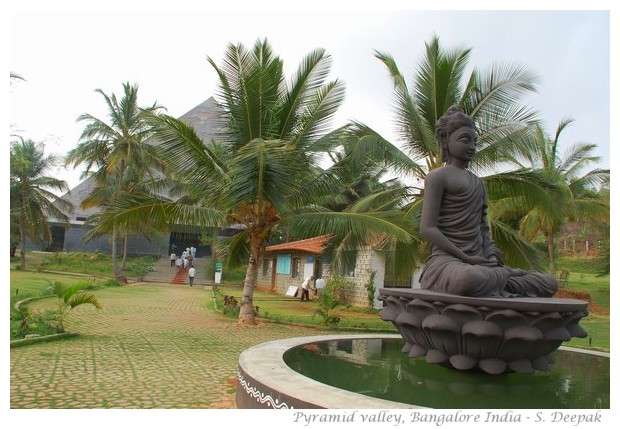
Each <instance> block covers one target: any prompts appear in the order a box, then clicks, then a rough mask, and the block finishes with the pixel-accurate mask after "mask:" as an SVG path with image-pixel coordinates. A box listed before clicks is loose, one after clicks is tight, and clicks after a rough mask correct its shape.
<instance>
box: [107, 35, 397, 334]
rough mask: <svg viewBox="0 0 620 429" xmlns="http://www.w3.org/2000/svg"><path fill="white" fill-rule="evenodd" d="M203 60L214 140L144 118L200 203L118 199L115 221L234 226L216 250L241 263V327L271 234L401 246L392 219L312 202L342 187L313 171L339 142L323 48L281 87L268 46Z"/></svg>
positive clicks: (336, 92) (237, 48) (334, 90)
mask: <svg viewBox="0 0 620 429" xmlns="http://www.w3.org/2000/svg"><path fill="white" fill-rule="evenodd" d="M208 61H209V63H210V64H211V65H212V66H213V68H214V69H215V71H216V73H217V75H218V77H219V88H218V93H217V96H218V99H219V100H218V102H219V106H220V111H219V118H220V120H221V121H220V125H219V126H220V129H219V132H218V133H217V142H206V143H204V142H202V141H201V140H200V138H198V136H197V135H196V133H195V132H194V130H193V129H192V128H191V127H189V126H187V125H186V124H185V123H183V122H181V121H179V120H177V119H174V118H172V117H170V116H167V115H150V120H151V123H152V124H153V126H154V129H155V134H156V137H157V139H158V140H159V141H160V145H161V147H162V150H164V151H165V152H166V156H165V159H166V160H168V161H169V163H170V166H171V167H172V170H173V171H175V174H176V178H177V179H179V180H181V178H182V179H183V181H184V182H185V184H186V189H187V191H188V193H191V194H192V195H194V196H200V200H199V202H198V203H197V204H183V203H182V202H180V201H172V200H168V201H163V200H162V199H161V198H159V199H157V198H155V197H154V196H152V195H151V196H148V195H140V194H138V193H133V194H131V195H129V194H126V195H125V196H124V198H123V199H122V200H121V199H119V201H117V205H116V207H115V210H116V218H117V219H127V218H132V217H133V218H136V217H144V216H145V215H146V214H148V216H149V217H150V218H151V219H153V220H154V221H155V222H157V223H159V224H160V225H161V228H164V227H166V226H167V225H170V224H173V223H186V224H193V225H202V226H211V227H227V226H229V225H231V224H236V225H240V226H242V229H241V232H240V233H238V234H236V235H235V236H234V237H231V239H230V240H229V241H228V242H227V243H226V247H225V248H224V249H223V250H222V252H223V253H225V256H226V261H225V262H226V263H227V265H231V264H234V263H241V262H242V261H244V262H245V263H246V264H247V270H246V276H245V280H244V287H243V297H242V301H241V311H240V314H239V322H240V323H247V324H253V323H254V316H255V315H254V309H253V305H252V303H253V293H254V287H255V284H256V276H257V269H258V266H259V265H260V264H261V262H262V259H263V255H264V251H265V247H266V245H267V244H268V243H269V240H270V239H271V236H272V234H273V232H274V230H275V228H277V227H279V226H282V227H283V228H289V227H290V228H295V229H297V230H300V229H303V230H304V231H305V233H306V234H308V236H310V235H318V234H324V233H325V232H329V233H332V234H334V235H339V234H344V232H345V231H350V230H354V231H358V232H359V233H360V235H361V234H362V233H364V234H370V233H374V234H377V231H381V232H383V231H387V232H389V233H391V234H393V235H395V236H397V237H399V238H400V239H401V240H403V241H406V240H408V239H409V234H408V233H407V232H406V231H405V229H404V227H402V226H401V225H396V224H395V223H394V222H393V219H390V218H389V215H392V216H393V215H394V213H389V214H387V211H386V212H385V213H382V214H380V215H377V216H373V213H364V214H360V213H355V212H351V213H346V212H343V213H336V212H333V211H330V210H329V209H327V208H324V207H320V206H318V205H317V204H315V201H318V196H320V195H326V194H331V193H334V192H335V189H339V186H340V185H339V182H338V180H337V178H338V174H337V173H335V172H334V171H330V170H327V171H324V170H323V169H322V168H321V167H320V166H319V162H320V160H321V155H322V154H324V153H326V152H328V151H330V150H333V149H334V147H335V146H336V145H338V144H339V142H338V140H337V139H336V138H332V137H333V136H332V135H330V133H329V122H330V120H331V118H332V117H333V115H334V114H335V112H336V110H337V109H338V107H339V106H340V104H341V103H342V101H343V99H344V85H343V84H342V83H341V82H339V81H337V80H334V81H329V82H328V81H327V77H328V74H329V70H330V63H331V58H330V57H329V55H328V54H326V52H325V51H324V50H322V49H316V50H314V51H312V52H310V53H309V54H308V55H306V57H305V58H304V59H303V60H302V62H301V64H300V66H299V68H298V70H297V72H296V73H295V74H294V75H293V77H292V78H291V79H290V80H289V81H288V82H287V80H286V78H285V76H284V73H283V62H282V60H281V59H280V58H279V57H278V56H277V55H275V54H274V53H273V51H272V48H271V46H270V45H269V43H268V42H267V40H257V41H256V43H255V44H254V46H253V48H252V49H251V50H248V49H247V48H246V47H245V46H243V45H242V44H237V45H233V44H231V45H229V46H228V48H227V51H226V54H225V59H224V61H223V65H222V66H221V67H220V66H218V65H217V64H216V63H215V62H214V61H213V60H212V59H211V58H208ZM220 247H221V246H220Z"/></svg>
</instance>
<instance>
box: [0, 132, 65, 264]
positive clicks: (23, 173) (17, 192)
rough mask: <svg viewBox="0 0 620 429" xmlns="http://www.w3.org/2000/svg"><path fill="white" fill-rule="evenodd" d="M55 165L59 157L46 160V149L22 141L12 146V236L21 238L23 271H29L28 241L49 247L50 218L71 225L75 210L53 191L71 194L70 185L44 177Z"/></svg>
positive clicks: (29, 141) (47, 157)
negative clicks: (70, 221)
mask: <svg viewBox="0 0 620 429" xmlns="http://www.w3.org/2000/svg"><path fill="white" fill-rule="evenodd" d="M55 162H56V157H55V156H53V155H49V156H45V154H44V150H43V147H42V145H41V144H36V143H35V142H33V141H32V140H24V139H23V138H21V137H20V138H19V141H14V142H12V143H11V157H10V172H11V197H10V200H11V201H10V206H11V216H10V217H11V227H12V228H11V230H12V233H11V236H16V237H18V238H19V246H20V267H21V269H25V268H26V237H28V238H30V240H32V241H33V242H37V243H38V242H41V241H42V240H44V241H46V242H48V243H49V242H50V241H51V229H50V225H49V222H48V219H49V218H50V217H51V218H54V219H56V220H58V221H60V222H63V223H65V224H67V225H68V224H69V218H68V214H69V213H70V212H71V211H72V210H73V206H72V205H71V203H69V202H68V201H66V200H64V199H63V198H61V197H59V196H57V195H56V194H54V193H53V192H52V191H51V190H57V191H59V192H64V191H67V190H68V187H67V184H66V182H65V181H64V180H59V179H56V178H53V177H49V176H44V175H43V174H44V173H45V171H46V170H48V169H50V168H52V167H54V165H55ZM50 189H51V190H50Z"/></svg>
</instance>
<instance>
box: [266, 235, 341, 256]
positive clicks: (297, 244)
mask: <svg viewBox="0 0 620 429" xmlns="http://www.w3.org/2000/svg"><path fill="white" fill-rule="evenodd" d="M328 241H329V236H328V235H322V236H320V237H314V238H307V239H305V240H299V241H291V242H289V243H282V244H274V245H273V246H267V248H266V249H265V250H266V251H267V252H284V251H288V252H308V253H314V254H316V255H320V254H321V253H322V252H323V249H324V248H325V245H326V244H327V242H328Z"/></svg>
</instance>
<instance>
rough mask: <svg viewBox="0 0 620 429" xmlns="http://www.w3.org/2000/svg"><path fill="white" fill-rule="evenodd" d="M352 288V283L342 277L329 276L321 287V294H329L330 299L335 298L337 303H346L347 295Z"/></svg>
mask: <svg viewBox="0 0 620 429" xmlns="http://www.w3.org/2000/svg"><path fill="white" fill-rule="evenodd" d="M352 288H353V284H352V283H351V282H350V281H349V280H347V279H345V278H344V277H342V276H331V277H330V278H329V279H328V280H327V284H326V285H325V287H324V288H323V292H322V295H331V299H333V300H335V301H336V302H337V305H340V304H343V305H344V304H347V303H348V296H349V293H350V291H351V289H352Z"/></svg>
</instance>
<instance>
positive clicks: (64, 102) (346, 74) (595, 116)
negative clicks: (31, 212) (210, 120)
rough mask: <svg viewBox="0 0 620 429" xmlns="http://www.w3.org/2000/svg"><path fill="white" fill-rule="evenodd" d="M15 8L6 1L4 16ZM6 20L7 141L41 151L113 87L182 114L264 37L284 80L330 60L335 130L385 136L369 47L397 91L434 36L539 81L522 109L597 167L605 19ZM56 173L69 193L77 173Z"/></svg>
mask: <svg viewBox="0 0 620 429" xmlns="http://www.w3.org/2000/svg"><path fill="white" fill-rule="evenodd" d="M17 7H18V6H16V8H17ZM16 8H15V9H13V10H12V13H11V15H10V36H11V37H10V57H9V67H10V70H11V71H12V72H14V73H17V74H19V75H20V76H22V77H23V78H25V79H26V81H13V82H12V85H11V88H10V126H11V132H12V133H16V134H19V135H21V136H23V137H24V138H30V139H33V140H35V141H43V142H45V145H46V152H49V153H57V154H60V155H64V154H65V153H66V152H67V151H68V150H70V149H72V148H74V147H75V146H76V144H77V142H78V139H79V134H80V132H81V131H82V129H83V126H84V124H79V123H76V118H77V117H78V116H79V115H80V114H82V113H90V114H93V115H95V116H98V117H100V118H103V119H106V110H105V105H104V101H103V98H102V96H101V95H100V94H97V93H95V91H94V90H95V89H96V88H100V89H102V90H103V91H104V92H105V93H107V94H111V93H115V94H117V95H119V96H120V95H121V94H122V83H123V82H130V83H135V84H138V85H139V104H140V105H141V106H147V105H150V104H152V103H154V102H158V103H159V104H160V105H163V106H165V107H166V108H167V109H168V113H169V114H171V115H173V116H176V117H178V116H181V115H182V114H184V113H185V112H187V111H189V110H190V109H192V108H193V107H194V106H196V105H197V104H199V103H201V102H202V101H204V100H205V99H207V98H209V97H210V96H212V95H214V92H215V88H216V75H215V72H214V70H213V69H212V67H211V66H210V65H209V64H208V63H207V61H206V58H207V56H210V57H211V58H213V59H214V60H215V61H216V63H218V64H220V63H221V60H222V58H223V53H224V51H225V49H226V46H227V44H228V43H237V42H242V43H244V44H245V45H246V46H248V47H251V46H252V45H253V43H254V42H255V41H256V39H257V38H264V37H267V38H268V40H269V41H270V42H271V44H272V46H273V48H274V51H275V52H276V53H277V54H279V55H280V56H281V57H282V58H283V60H284V65H285V69H286V70H287V75H290V74H291V73H292V72H293V71H294V69H295V68H296V67H297V65H298V64H299V62H300V61H301V59H302V57H303V56H304V55H305V54H306V53H308V52H310V51H311V50H313V49H315V48H317V47H322V48H325V49H326V50H327V52H328V53H330V54H331V56H332V58H333V67H332V74H331V76H332V78H338V79H340V80H343V81H344V82H345V84H346V87H347V92H346V100H345V104H344V105H343V107H342V108H341V110H340V111H339V114H338V116H337V119H336V121H335V123H334V126H336V125H340V124H342V123H344V122H345V121H346V120H348V119H356V120H359V121H362V122H365V123H366V124H368V125H369V126H371V127H373V128H375V129H376V130H377V131H379V132H381V133H382V134H384V135H385V136H386V137H388V138H390V139H391V140H393V141H396V140H395V138H394V133H393V122H392V119H393V117H394V116H393V109H392V106H391V94H392V89H391V82H390V79H389V77H388V74H387V71H386V68H385V66H384V65H383V64H382V63H381V62H380V61H379V60H378V59H376V58H375V57H374V55H373V53H374V50H379V51H383V52H386V53H389V54H391V55H392V56H393V57H394V58H395V60H396V62H397V64H398V66H399V68H400V70H401V72H402V73H403V74H404V75H405V76H407V77H408V79H409V82H411V79H412V77H413V74H414V70H415V67H416V65H417V64H418V63H419V61H420V59H421V57H422V55H423V51H424V43H425V42H427V41H429V40H430V39H431V37H433V35H438V36H439V38H440V42H441V45H442V46H443V47H445V48H456V47H471V48H472V54H471V59H470V62H469V65H470V67H473V66H475V67H477V68H481V69H484V68H486V67H488V66H490V65H491V64H492V63H493V62H495V61H504V62H518V63H520V64H523V65H525V66H527V67H529V68H530V69H531V71H532V72H534V73H535V74H536V75H537V76H538V77H539V89H538V93H537V94H536V95H533V96H531V97H529V98H528V100H527V102H528V103H529V104H530V105H531V106H532V107H534V108H535V109H537V110H538V111H539V112H540V115H541V118H542V119H543V120H544V123H545V126H546V127H547V131H548V134H549V135H551V134H553V133H554V131H555V128H556V126H557V124H558V122H559V121H560V120H561V119H562V118H565V117H571V118H573V119H574V120H575V122H574V123H573V124H572V125H571V126H570V127H569V128H567V129H566V130H565V131H564V132H563V134H562V138H561V145H562V148H565V147H568V146H569V145H572V144H574V143H576V142H581V141H588V142H591V143H595V144H596V145H598V147H599V149H598V155H600V156H601V158H602V161H601V163H600V167H603V168H609V166H610V154H609V147H610V144H609V143H610V131H609V118H610V12H609V10H598V11H570V10H551V11H514V10H513V11H497V10H496V11H486V10H481V11H451V10H442V11H421V10H392V9H382V10H368V11H363V10H332V11H325V10H319V11H317V10H306V11H299V10H285V11H277V10H274V9H269V8H265V9H267V10H266V11H264V12H258V11H253V10H227V11H226V10H221V11H214V10H207V9H204V8H203V9H201V10H194V11H187V10H183V9H182V8H179V9H173V10H167V11H156V10H155V9H157V8H153V9H149V8H145V9H143V10H132V9H131V8H129V9H126V10H123V11H122V12H121V11H119V10H110V9H109V8H108V9H103V8H98V9H92V10H82V11H79V10H75V9H67V8H64V9H63V8H58V9H54V10H41V8H31V7H22V10H17V9H16ZM80 172H81V170H78V171H75V172H73V171H72V172H67V173H63V177H65V178H66V180H67V181H68V182H69V184H70V185H71V186H75V185H76V184H77V183H79V179H78V177H79V173H80Z"/></svg>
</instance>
